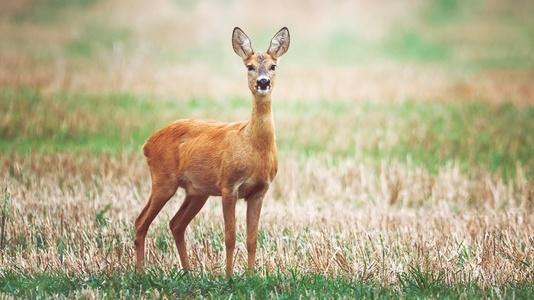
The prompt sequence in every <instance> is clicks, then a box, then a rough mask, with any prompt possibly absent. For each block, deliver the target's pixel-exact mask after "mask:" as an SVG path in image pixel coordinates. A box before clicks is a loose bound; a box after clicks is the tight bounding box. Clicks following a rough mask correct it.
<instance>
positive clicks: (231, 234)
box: [222, 191, 237, 278]
mask: <svg viewBox="0 0 534 300" xmlns="http://www.w3.org/2000/svg"><path fill="white" fill-rule="evenodd" d="M222 194H223V195H222V206H223V216H224V243H225V245H226V277H228V278H230V277H232V274H233V272H234V249H235V204H236V202H237V195H236V194H235V193H233V192H231V191H228V192H223V193H222Z"/></svg>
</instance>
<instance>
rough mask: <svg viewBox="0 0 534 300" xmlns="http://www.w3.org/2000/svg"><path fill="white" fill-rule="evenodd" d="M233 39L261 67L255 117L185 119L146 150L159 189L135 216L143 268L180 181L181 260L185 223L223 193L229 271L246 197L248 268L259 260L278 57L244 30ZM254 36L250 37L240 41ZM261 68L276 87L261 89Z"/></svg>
mask: <svg viewBox="0 0 534 300" xmlns="http://www.w3.org/2000/svg"><path fill="white" fill-rule="evenodd" d="M285 30H286V31H287V29H285ZM238 34H239V36H237V35H238ZM288 34H289V33H287V37H288ZM236 36H237V37H236ZM275 38H276V36H275ZM233 41H234V49H237V50H236V53H238V54H239V55H241V56H242V58H243V61H244V63H245V64H246V65H250V64H253V65H254V66H255V67H256V68H255V70H256V71H249V72H248V77H249V88H250V90H251V91H252V94H253V96H254V97H253V98H254V100H253V105H252V106H253V108H252V114H251V118H250V120H249V121H246V122H240V123H218V122H207V121H199V120H189V119H186V120H178V121H176V122H174V123H172V124H170V125H169V126H167V127H165V128H163V129H161V130H159V131H158V132H156V133H155V134H153V135H152V136H151V137H150V138H149V139H148V140H147V142H146V143H145V145H144V147H143V152H144V154H145V156H146V158H147V163H148V166H149V168H150V174H151V178H152V191H151V194H150V197H149V200H148V203H147V204H146V206H145V208H144V209H143V210H142V211H141V214H140V215H139V217H138V218H137V220H136V222H135V227H136V237H135V246H136V255H137V260H136V262H137V269H138V270H142V269H143V265H144V252H145V237H146V234H147V231H148V227H149V226H150V224H151V223H152V221H153V220H154V218H155V217H156V215H157V214H158V213H159V211H160V210H161V208H162V207H163V206H164V205H165V203H166V202H167V201H168V200H169V199H170V198H171V197H172V196H173V195H174V194H175V192H176V189H177V188H178V187H182V188H184V189H185V191H186V198H185V200H184V203H183V204H182V206H181V207H180V209H179V210H178V212H177V213H176V215H175V216H174V217H173V218H172V219H171V221H170V224H169V225H170V229H171V231H172V233H173V236H174V239H175V241H176V246H177V248H178V252H179V255H180V260H181V263H182V267H183V268H184V269H189V268H190V265H189V261H188V257H187V251H186V245H185V239H184V234H185V229H186V227H187V225H188V224H189V222H191V220H192V219H193V218H194V217H195V216H196V214H197V213H198V212H199V211H200V209H201V208H202V206H203V205H204V204H205V203H206V200H207V199H208V197H209V196H222V202H223V215H224V223H225V244H226V260H227V266H226V274H227V276H231V275H232V272H233V253H234V248H235V203H236V201H237V199H239V198H244V199H245V200H246V201H247V251H248V267H249V269H250V270H251V269H253V267H254V262H255V256H256V239H257V231H258V224H259V217H260V211H261V206H262V201H263V196H264V195H265V193H266V191H267V189H268V188H269V185H270V184H271V182H272V180H273V179H274V177H275V175H276V172H277V159H276V153H277V150H276V143H275V133H274V121H273V116H272V111H271V94H270V91H271V90H272V86H273V85H274V71H270V72H269V73H267V70H268V68H269V67H270V66H271V65H272V64H276V62H277V58H276V57H273V56H272V55H270V54H256V53H254V52H253V50H252V48H247V46H249V45H250V41H249V40H248V37H246V35H244V33H242V31H240V30H239V32H237V29H234V37H233ZM247 41H248V44H243V45H241V43H243V42H247ZM236 43H237V44H236ZM286 49H287V46H286ZM282 54H283V53H282ZM259 74H262V75H263V76H265V74H268V75H269V79H270V80H271V90H269V93H267V94H261V93H259V92H256V87H255V85H256V78H257V77H258V76H259Z"/></svg>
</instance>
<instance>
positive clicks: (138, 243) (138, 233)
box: [134, 178, 178, 271]
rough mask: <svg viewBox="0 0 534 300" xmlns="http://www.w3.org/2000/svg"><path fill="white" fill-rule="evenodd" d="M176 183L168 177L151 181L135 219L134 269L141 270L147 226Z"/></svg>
mask: <svg viewBox="0 0 534 300" xmlns="http://www.w3.org/2000/svg"><path fill="white" fill-rule="evenodd" d="M177 188H178V184H177V183H176V182H175V181H173V180H172V179H170V178H167V179H164V180H154V181H153V182H152V191H151V193H150V197H149V198H148V203H147V204H146V206H145V207H144V208H143V210H142V211H141V213H140V214H139V216H138V217H137V219H136V220H135V241H134V243H135V252H136V269H137V270H138V271H142V270H143V266H144V260H145V238H146V234H147V232H148V227H150V224H151V223H152V221H154V218H155V217H156V216H157V214H158V213H159V212H160V210H161V208H162V207H163V206H164V205H165V203H167V201H169V199H170V198H171V197H172V196H173V195H174V193H176V189H177Z"/></svg>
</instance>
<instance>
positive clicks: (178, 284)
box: [0, 269, 534, 299]
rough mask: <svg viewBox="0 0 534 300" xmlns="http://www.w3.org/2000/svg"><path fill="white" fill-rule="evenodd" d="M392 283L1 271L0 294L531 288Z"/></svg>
mask: <svg viewBox="0 0 534 300" xmlns="http://www.w3.org/2000/svg"><path fill="white" fill-rule="evenodd" d="M399 276H401V277H403V278H404V279H403V280H401V281H400V283H399V284H397V285H392V286H384V285H380V284H378V283H374V282H361V281H358V280H356V279H352V278H347V277H327V276H323V275H319V274H312V273H309V274H297V273H295V272H291V271H289V272H275V273H272V274H267V275H265V276H258V275H252V276H245V275H237V276H235V277H234V278H233V279H232V280H227V279H225V278H222V277H216V276H212V275H207V274H191V273H184V272H181V271H176V270H175V271H170V272H165V271H163V270H155V269H153V270H148V271H147V272H145V273H134V272H128V271H126V272H115V273H109V274H89V275H80V274H65V273H45V272H43V273H33V274H22V273H16V272H11V271H10V272H0V292H1V293H4V294H5V295H11V296H17V297H29V298H45V297H50V296H52V295H55V296H57V295H63V296H67V297H69V296H70V297H72V296H78V297H79V296H81V295H84V294H85V295H87V293H88V290H89V291H92V292H93V293H95V294H96V295H98V296H100V297H103V298H116V297H124V298H139V297H140V296H144V297H149V298H150V297H165V296H167V297H171V298H174V297H180V298H183V297H185V298H198V297H206V298H229V297H232V298H239V299H242V298H259V299H265V298H272V297H276V298H282V299H287V298H295V297H299V296H300V297H302V296H304V297H306V298H310V297H312V298H347V297H349V298H356V299H361V298H373V299H375V298H381V299H387V298H427V297H430V298H459V297H462V298H464V299H466V298H468V299H472V298H482V297H491V298H493V297H502V298H519V299H527V298H531V297H533V296H534V286H532V285H529V284H520V283H517V284H508V285H507V286H504V287H491V288H486V289H483V288H480V287H478V286H476V285H472V284H463V285H448V284H446V283H444V282H443V281H440V280H436V279H433V278H426V277H424V276H425V275H423V277H421V274H413V273H402V274H400V275H399Z"/></svg>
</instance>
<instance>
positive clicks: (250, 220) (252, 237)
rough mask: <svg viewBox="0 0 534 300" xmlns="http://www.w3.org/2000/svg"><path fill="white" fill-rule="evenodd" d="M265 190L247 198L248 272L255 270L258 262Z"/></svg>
mask: <svg viewBox="0 0 534 300" xmlns="http://www.w3.org/2000/svg"><path fill="white" fill-rule="evenodd" d="M264 195H265V191H261V192H258V193H256V194H254V195H253V196H251V197H248V198H247V199H246V201H247V252H248V272H249V273H252V272H253V271H254V265H255V263H256V245H257V240H258V225H259V222H260V213H261V207H262V204H263V196H264Z"/></svg>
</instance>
